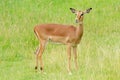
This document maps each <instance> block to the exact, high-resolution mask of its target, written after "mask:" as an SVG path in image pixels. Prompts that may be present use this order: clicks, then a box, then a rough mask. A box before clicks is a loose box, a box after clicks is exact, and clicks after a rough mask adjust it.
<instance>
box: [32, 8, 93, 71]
mask: <svg viewBox="0 0 120 80" xmlns="http://www.w3.org/2000/svg"><path fill="white" fill-rule="evenodd" d="M70 10H71V11H72V13H74V14H75V15H76V18H75V19H76V23H78V24H79V26H78V27H75V26H73V25H62V24H41V25H37V26H35V27H34V32H35V34H36V36H37V38H38V39H39V41H40V44H39V47H38V48H37V50H36V66H35V69H36V70H37V68H38V60H39V62H40V66H41V67H40V69H41V71H43V62H42V54H43V52H44V49H45V46H46V43H47V42H48V41H49V40H50V41H53V42H59V43H62V44H65V45H67V54H68V72H69V73H71V69H70V59H71V49H73V53H74V58H75V66H76V69H77V68H78V64H77V45H78V44H79V43H80V40H81V38H82V35H83V18H84V17H83V16H84V14H86V13H89V12H90V10H92V8H89V9H87V10H85V11H78V10H75V9H73V8H70Z"/></svg>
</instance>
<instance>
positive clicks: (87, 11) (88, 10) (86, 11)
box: [84, 8, 92, 13]
mask: <svg viewBox="0 0 120 80" xmlns="http://www.w3.org/2000/svg"><path fill="white" fill-rule="evenodd" d="M91 10H92V8H89V9H87V10H85V11H84V13H89V12H90V11H91Z"/></svg>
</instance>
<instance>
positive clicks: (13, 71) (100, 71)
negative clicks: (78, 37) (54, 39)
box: [0, 0, 120, 80]
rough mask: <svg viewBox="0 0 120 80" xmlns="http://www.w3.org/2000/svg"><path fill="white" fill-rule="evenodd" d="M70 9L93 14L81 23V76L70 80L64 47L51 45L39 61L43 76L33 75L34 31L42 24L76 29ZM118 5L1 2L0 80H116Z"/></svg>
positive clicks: (101, 0)
mask: <svg viewBox="0 0 120 80" xmlns="http://www.w3.org/2000/svg"><path fill="white" fill-rule="evenodd" d="M70 7H73V8H76V9H79V10H84V9H87V8H90V7H92V8H93V10H92V11H91V13H90V14H87V15H86V16H85V18H84V35H83V38H82V41H81V43H80V45H79V46H78V62H79V64H78V65H79V70H78V71H75V66H74V59H73V58H72V73H73V74H72V75H68V73H67V69H66V67H67V66H66V65H67V54H66V47H65V46H64V45H58V44H53V43H49V44H48V46H47V47H46V50H45V52H44V55H43V61H44V68H45V72H46V74H41V73H40V72H38V73H36V72H35V71H34V67H35V55H34V54H33V53H34V51H35V50H36V48H37V46H38V44H39V42H38V40H37V38H36V37H35V35H34V31H33V28H34V26H35V25H37V24H42V23H59V24H72V25H76V26H77V24H76V23H75V15H74V14H72V13H71V12H70V10H69V8H70ZM119 79H120V1H119V0H1V1H0V80H119Z"/></svg>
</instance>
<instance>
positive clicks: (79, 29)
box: [77, 22, 83, 36]
mask: <svg viewBox="0 0 120 80" xmlns="http://www.w3.org/2000/svg"><path fill="white" fill-rule="evenodd" d="M78 24H79V27H77V35H78V36H82V34H83V22H79V23H78Z"/></svg>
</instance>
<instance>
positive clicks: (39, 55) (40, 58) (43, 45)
mask: <svg viewBox="0 0 120 80" xmlns="http://www.w3.org/2000/svg"><path fill="white" fill-rule="evenodd" d="M45 44H46V41H41V44H40V47H39V49H38V53H37V54H36V66H35V69H37V68H38V60H39V62H40V70H41V71H43V62H42V54H43V52H44V49H45Z"/></svg>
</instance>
